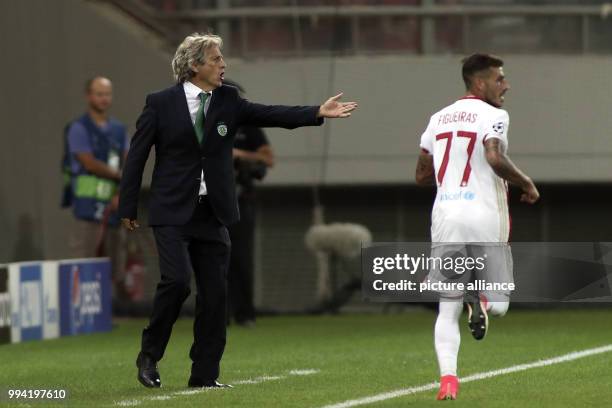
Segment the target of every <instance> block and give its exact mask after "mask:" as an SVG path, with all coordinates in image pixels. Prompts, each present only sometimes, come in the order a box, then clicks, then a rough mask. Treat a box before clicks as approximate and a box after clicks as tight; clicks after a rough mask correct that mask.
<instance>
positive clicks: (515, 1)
mask: <svg viewBox="0 0 612 408" xmlns="http://www.w3.org/2000/svg"><path fill="white" fill-rule="evenodd" d="M0 9H1V12H0V33H1V35H0V44H1V48H0V49H1V50H2V55H3V58H2V60H3V63H2V64H1V65H0V72H1V74H2V78H3V81H2V82H3V85H2V88H3V91H2V97H1V98H0V112H2V124H3V128H4V129H3V132H2V140H3V142H4V148H3V149H2V150H1V151H0V169H1V171H0V214H1V217H0V228H1V230H2V231H3V234H2V235H1V236H0V263H2V262H16V261H25V260H37V259H62V258H65V257H66V252H67V248H66V239H65V231H66V230H67V227H66V226H67V225H69V224H70V223H71V222H73V218H72V215H71V213H70V212H69V211H64V210H61V209H60V208H59V202H60V194H61V183H62V181H61V173H60V169H59V163H60V159H61V154H62V149H63V144H62V129H63V127H64V125H65V124H66V123H67V122H68V121H69V120H71V119H73V118H74V117H76V115H77V114H79V113H80V112H81V111H82V110H83V101H82V87H83V83H84V81H85V79H86V78H88V77H90V76H92V75H94V74H103V75H106V76H108V77H109V78H111V79H112V80H113V83H114V107H113V109H112V114H113V115H114V116H116V117H117V118H119V119H120V120H121V121H123V122H124V123H127V124H129V125H130V132H131V131H133V129H134V123H135V120H136V118H137V116H138V114H139V113H140V111H141V109H142V106H143V103H144V96H145V95H146V94H147V93H149V92H151V91H153V90H157V89H161V88H163V87H166V86H167V85H168V84H170V83H171V70H170V64H169V62H170V59H171V55H172V53H173V51H174V49H175V47H176V45H177V44H178V42H179V41H180V40H181V39H182V38H183V37H184V36H185V35H186V34H188V33H191V32H193V31H200V32H202V31H212V32H214V33H218V34H220V35H221V36H222V37H223V38H224V39H225V47H224V54H225V55H226V56H227V57H228V64H229V68H228V71H227V72H228V74H227V75H228V77H229V78H231V79H234V80H236V81H238V82H240V83H241V84H242V85H243V86H244V87H245V88H246V90H247V96H248V97H249V99H251V100H254V101H262V102H267V103H286V104H317V103H320V102H322V101H323V100H324V98H325V97H326V96H328V95H332V94H334V93H335V92H336V91H340V90H342V91H344V92H345V95H346V97H347V98H348V99H350V100H357V101H359V103H360V109H359V111H358V112H357V113H356V114H355V115H354V116H353V117H352V118H351V119H350V120H346V121H336V122H333V123H329V124H327V125H326V126H325V127H323V128H312V129H300V130H296V131H291V132H289V131H285V130H278V129H270V130H268V131H267V133H268V135H269V137H270V139H271V143H272V145H273V147H274V148H275V150H276V153H277V164H276V166H275V168H274V169H272V170H271V171H270V173H269V176H268V177H267V179H266V181H265V183H264V184H263V185H261V186H260V189H259V203H258V208H257V213H258V225H257V246H256V305H257V307H258V309H259V310H260V311H262V312H269V313H299V312H306V311H310V310H313V309H315V308H316V307H317V305H319V304H320V302H321V297H320V292H319V291H318V287H319V286H318V285H319V284H320V282H318V281H317V279H318V278H317V260H316V258H315V256H314V255H313V254H312V253H311V252H310V251H309V250H308V249H307V248H306V246H305V245H304V234H305V233H306V231H307V229H308V228H309V226H311V225H312V224H313V220H314V218H315V217H314V209H315V206H316V205H317V204H319V203H320V204H321V205H322V208H323V218H324V220H325V222H354V223H359V224H362V225H364V226H366V227H368V228H369V229H370V231H371V232H372V236H373V239H374V240H375V241H427V240H428V236H429V213H430V206H431V202H432V198H433V189H423V188H417V187H416V186H415V185H414V182H413V171H414V167H415V160H416V157H417V154H418V138H419V136H420V133H421V131H422V130H423V128H424V127H425V125H426V123H427V119H428V117H429V115H430V114H431V113H433V112H434V111H435V110H437V109H438V108H439V107H440V106H443V105H445V104H447V103H448V102H449V101H452V100H453V99H454V98H456V97H458V96H459V95H461V93H462V92H463V88H462V83H461V78H460V59H461V57H462V56H464V55H466V54H469V53H470V52H473V51H488V52H493V53H495V54H498V55H501V56H502V57H503V58H504V59H505V61H506V74H507V76H508V79H509V81H510V84H511V86H512V89H511V91H510V94H509V96H508V98H507V106H506V107H507V109H508V111H509V112H510V115H511V129H510V140H511V142H510V143H511V146H510V149H511V150H510V152H511V155H512V157H513V159H514V160H515V161H516V162H517V164H518V165H519V166H520V167H522V168H524V169H525V170H526V171H527V172H528V173H529V174H530V175H531V176H532V177H533V178H534V179H535V181H536V183H538V185H539V186H540V187H541V193H542V200H541V202H540V203H539V204H538V205H536V206H534V207H527V206H523V205H518V203H517V202H516V195H514V196H513V197H512V198H511V200H512V201H513V202H514V204H515V205H511V212H512V218H513V240H516V241H612V228H611V227H612V217H611V216H610V210H609V209H610V205H609V203H610V197H611V195H610V191H611V190H612V142H611V138H610V132H611V129H612V115H610V106H611V102H612V80H611V79H610V73H611V72H612V16H610V15H609V14H610V12H611V11H612V5H610V4H605V3H604V2H601V1H579V0H574V1H572V0H561V1H522V0H491V1H476V0H474V1H460V0H370V1H368V0H336V1H324V0H53V1H48V0H18V1H17V0H5V1H2V2H1V3H0ZM152 163H153V160H152V159H150V160H149V163H148V166H149V167H148V170H147V171H146V176H145V181H144V189H143V193H142V197H143V199H142V200H141V207H142V209H141V211H140V220H141V221H143V222H144V221H145V220H146V201H147V200H146V198H147V188H148V185H149V183H150V179H147V177H150V173H151V169H152ZM315 191H316V194H315V193H314V192H315ZM137 234H138V235H137V236H138V237H139V239H138V241H139V242H140V244H141V245H142V248H143V251H144V253H145V264H146V279H145V282H146V287H145V289H146V293H145V299H147V301H146V302H144V303H143V304H139V305H129V307H122V308H119V309H118V310H117V311H118V312H119V313H120V314H124V313H126V312H130V311H141V312H142V311H145V310H146V308H147V303H148V302H149V301H150V299H151V297H152V291H153V289H154V285H155V283H156V281H157V277H158V271H157V264H156V257H155V252H154V251H155V249H154V245H153V240H152V238H151V237H150V235H149V234H150V232H149V231H148V230H147V229H146V228H144V229H141V230H140V231H139V232H138V233H137ZM358 275H359V262H358V260H356V261H354V262H350V263H348V264H346V265H344V267H343V268H342V269H341V271H340V272H338V275H337V276H336V277H335V278H336V279H335V282H336V283H335V284H336V285H337V286H338V287H339V286H341V285H342V284H343V283H346V282H349V281H350V280H351V279H352V278H354V277H355V276H358ZM192 301H193V299H191V300H190V302H192ZM124 306H125V305H124ZM191 307H192V304H191V303H190V304H188V305H187V307H186V310H189V309H190V308H191ZM382 307H383V306H382V305H380V304H367V303H364V302H363V301H362V300H361V297H360V295H359V292H358V291H356V292H353V293H352V297H351V298H350V300H349V301H348V302H347V303H346V304H344V306H343V310H347V311H350V310H355V311H357V310H359V311H361V310H374V311H375V310H380V309H381V308H382Z"/></svg>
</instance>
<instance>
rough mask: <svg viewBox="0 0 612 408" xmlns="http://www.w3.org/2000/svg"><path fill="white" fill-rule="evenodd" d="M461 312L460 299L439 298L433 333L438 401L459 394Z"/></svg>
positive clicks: (461, 304) (461, 302) (454, 397)
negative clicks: (438, 370) (436, 364)
mask: <svg viewBox="0 0 612 408" xmlns="http://www.w3.org/2000/svg"><path fill="white" fill-rule="evenodd" d="M462 311H463V301H462V298H461V297H458V298H445V297H441V298H440V304H439V311H438V318H437V319H436V325H435V331H434V343H435V348H436V355H437V357H438V365H439V367H440V390H439V392H438V396H437V399H438V400H447V399H456V398H457V393H458V392H459V381H458V379H457V356H458V354H459V345H460V343H461V335H460V333H459V317H460V316H461V312H462Z"/></svg>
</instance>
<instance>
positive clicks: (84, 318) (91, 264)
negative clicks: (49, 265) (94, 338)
mask: <svg viewBox="0 0 612 408" xmlns="http://www.w3.org/2000/svg"><path fill="white" fill-rule="evenodd" d="M59 303H60V334H61V335H62V336H68V335H74V334H82V333H93V332H101V331H110V330H111V266H110V261H109V260H108V259H93V260H85V259H83V260H72V261H65V262H60V264H59Z"/></svg>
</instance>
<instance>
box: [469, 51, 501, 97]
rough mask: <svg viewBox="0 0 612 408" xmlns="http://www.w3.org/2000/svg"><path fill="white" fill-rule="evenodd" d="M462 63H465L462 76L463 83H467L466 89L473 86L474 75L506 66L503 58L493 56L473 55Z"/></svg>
mask: <svg viewBox="0 0 612 408" xmlns="http://www.w3.org/2000/svg"><path fill="white" fill-rule="evenodd" d="M461 63H463V68H462V69H461V75H462V76H463V82H465V88H466V89H470V87H471V86H472V79H473V78H474V75H476V74H478V73H480V72H482V71H485V70H487V69H489V68H499V67H503V66H504V61H502V59H501V58H499V57H497V56H495V55H491V54H472V55H470V56H469V57H466V58H464V59H463V60H461Z"/></svg>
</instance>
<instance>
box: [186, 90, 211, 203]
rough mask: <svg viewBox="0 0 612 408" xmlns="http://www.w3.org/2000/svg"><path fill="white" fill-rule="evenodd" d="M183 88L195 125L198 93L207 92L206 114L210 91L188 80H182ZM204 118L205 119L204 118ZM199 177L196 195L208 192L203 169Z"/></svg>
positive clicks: (198, 103)
mask: <svg viewBox="0 0 612 408" xmlns="http://www.w3.org/2000/svg"><path fill="white" fill-rule="evenodd" d="M183 90H184V91H185V97H186V98H187V107H188V108H189V115H190V116H191V123H193V124H194V125H195V121H196V116H197V115H198V109H200V94H201V93H202V92H205V93H207V94H208V99H206V103H205V104H204V115H206V113H207V112H208V107H209V106H210V100H211V99H212V91H208V92H206V91H204V90H203V89H200V88H198V87H197V86H196V85H194V84H192V83H191V82H189V81H185V82H183ZM204 120H205V121H206V118H205V119H204ZM204 137H206V136H204ZM200 177H201V179H200V191H199V193H198V195H206V194H208V190H207V189H206V182H205V181H204V170H202V174H201V175H200Z"/></svg>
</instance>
